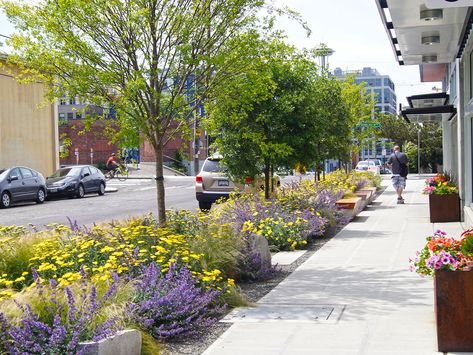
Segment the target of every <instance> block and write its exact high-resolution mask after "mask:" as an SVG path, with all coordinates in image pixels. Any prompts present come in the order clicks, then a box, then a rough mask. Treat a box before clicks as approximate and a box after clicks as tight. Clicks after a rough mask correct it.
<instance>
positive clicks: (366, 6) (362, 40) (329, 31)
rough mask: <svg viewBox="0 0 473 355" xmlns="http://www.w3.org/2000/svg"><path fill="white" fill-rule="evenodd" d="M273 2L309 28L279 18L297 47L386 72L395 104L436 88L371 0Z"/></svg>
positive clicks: (4, 28)
mask: <svg viewBox="0 0 473 355" xmlns="http://www.w3.org/2000/svg"><path fill="white" fill-rule="evenodd" d="M275 3H276V4H277V5H282V6H289V7H291V8H292V9H294V10H296V11H298V12H299V13H300V14H301V15H302V17H303V19H304V20H305V21H306V22H307V23H308V25H309V27H310V28H311V30H312V35H311V36H310V38H307V36H306V35H305V32H304V31H303V30H302V28H301V26H300V25H299V24H297V23H295V22H294V21H290V20H287V19H281V20H280V21H279V26H280V27H281V28H283V29H284V30H285V31H286V33H287V35H288V42H289V43H292V44H294V45H295V46H297V47H299V48H302V47H306V48H312V47H315V46H317V45H318V44H319V43H326V44H327V45H328V46H329V47H330V48H332V49H333V50H335V53H334V54H333V55H332V56H331V57H330V58H329V66H330V68H331V69H334V68H335V67H340V68H342V69H343V70H357V69H361V68H363V67H372V68H375V69H377V70H378V71H379V72H380V74H383V75H389V76H390V77H391V79H392V80H393V82H394V85H395V86H396V94H397V99H398V104H399V103H402V104H403V106H406V105H407V100H406V96H410V95H415V94H425V93H430V92H432V87H434V86H436V87H440V83H421V82H420V77H419V67H418V66H399V65H398V64H397V61H396V60H395V58H394V54H393V51H392V48H391V46H390V44H389V40H388V37H387V34H386V32H385V30H384V27H383V25H382V23H381V19H380V17H379V14H378V10H377V8H376V4H375V1H374V0H330V1H323V0H275ZM13 30H14V29H13V27H12V26H11V25H10V24H9V23H8V21H7V19H6V17H5V16H4V15H3V14H0V34H3V35H9V34H11V33H12V32H13ZM1 41H2V40H1V38H0V42H1Z"/></svg>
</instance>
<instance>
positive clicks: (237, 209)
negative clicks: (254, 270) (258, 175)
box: [216, 195, 328, 250]
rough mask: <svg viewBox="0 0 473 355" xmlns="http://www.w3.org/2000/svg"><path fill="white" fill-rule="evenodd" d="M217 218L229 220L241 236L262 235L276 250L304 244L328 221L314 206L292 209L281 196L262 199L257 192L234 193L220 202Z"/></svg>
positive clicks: (319, 233) (322, 229)
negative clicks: (272, 198)
mask: <svg viewBox="0 0 473 355" xmlns="http://www.w3.org/2000/svg"><path fill="white" fill-rule="evenodd" d="M216 218H217V220H218V221H219V223H231V224H232V225H233V226H234V228H235V231H236V232H237V233H239V234H241V236H242V237H243V238H246V239H248V238H250V235H251V234H256V235H262V236H264V237H265V238H266V239H267V240H268V243H269V245H270V247H273V249H276V250H289V249H291V250H294V249H296V248H298V247H303V246H305V245H306V244H307V239H308V238H309V236H317V235H322V234H323V232H324V231H325V228H326V226H327V224H328V220H327V219H326V218H324V217H322V216H321V214H320V213H318V212H317V211H316V210H309V209H307V210H305V211H298V210H292V209H289V208H288V207H287V206H285V205H284V204H283V203H281V201H280V200H269V201H265V200H263V199H262V198H261V197H260V196H258V195H256V196H242V197H234V198H233V199H231V200H230V201H228V202H227V203H225V204H223V205H222V206H221V208H220V211H219V212H218V216H217V217H216Z"/></svg>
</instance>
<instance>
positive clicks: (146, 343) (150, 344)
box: [141, 331, 162, 355]
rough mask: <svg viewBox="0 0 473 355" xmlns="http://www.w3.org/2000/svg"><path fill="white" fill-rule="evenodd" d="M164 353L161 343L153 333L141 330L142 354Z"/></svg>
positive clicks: (154, 354) (155, 354) (157, 354)
mask: <svg viewBox="0 0 473 355" xmlns="http://www.w3.org/2000/svg"><path fill="white" fill-rule="evenodd" d="M161 353H162V349H161V345H160V344H159V342H158V341H157V340H156V339H154V338H153V337H152V336H151V334H149V333H147V332H143V331H142V332H141V355H159V354H161Z"/></svg>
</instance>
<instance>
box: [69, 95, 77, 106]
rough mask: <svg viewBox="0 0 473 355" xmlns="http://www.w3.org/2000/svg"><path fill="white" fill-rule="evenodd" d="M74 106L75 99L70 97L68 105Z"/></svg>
mask: <svg viewBox="0 0 473 355" xmlns="http://www.w3.org/2000/svg"><path fill="white" fill-rule="evenodd" d="M75 104H76V98H75V97H71V98H70V99H69V105H75Z"/></svg>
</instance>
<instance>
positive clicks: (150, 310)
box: [127, 263, 224, 338]
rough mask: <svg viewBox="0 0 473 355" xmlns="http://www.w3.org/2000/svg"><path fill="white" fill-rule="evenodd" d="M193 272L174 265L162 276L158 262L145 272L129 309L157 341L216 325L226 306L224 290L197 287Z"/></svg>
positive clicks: (132, 319) (134, 320) (133, 319)
mask: <svg viewBox="0 0 473 355" xmlns="http://www.w3.org/2000/svg"><path fill="white" fill-rule="evenodd" d="M196 281H198V280H196V279H195V278H194V277H193V276H192V271H191V270H190V269H189V268H187V267H181V268H180V269H177V268H176V265H175V264H172V265H171V266H170V267H169V270H168V271H167V272H166V273H165V274H163V273H162V272H161V270H160V268H159V267H158V265H156V264H155V263H152V264H150V265H149V266H148V267H146V268H144V269H143V275H142V276H141V277H140V278H139V279H138V281H137V285H136V293H135V295H134V297H133V299H132V301H131V302H130V303H129V305H128V307H127V311H128V314H130V317H131V319H130V320H131V321H132V322H135V323H136V324H137V325H138V326H139V327H140V328H142V329H144V330H146V331H148V332H149V333H150V334H151V335H153V336H154V337H156V338H167V337H174V336H177V335H180V334H189V333H193V332H196V331H197V330H198V329H199V328H201V327H205V326H208V325H210V324H213V323H214V322H216V320H217V319H216V318H215V317H216V316H218V315H219V314H221V313H222V312H223V310H224V307H222V306H219V305H217V298H218V297H219V296H220V295H221V291H217V290H211V289H207V288H205V287H204V288H201V287H199V286H197V284H196Z"/></svg>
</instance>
